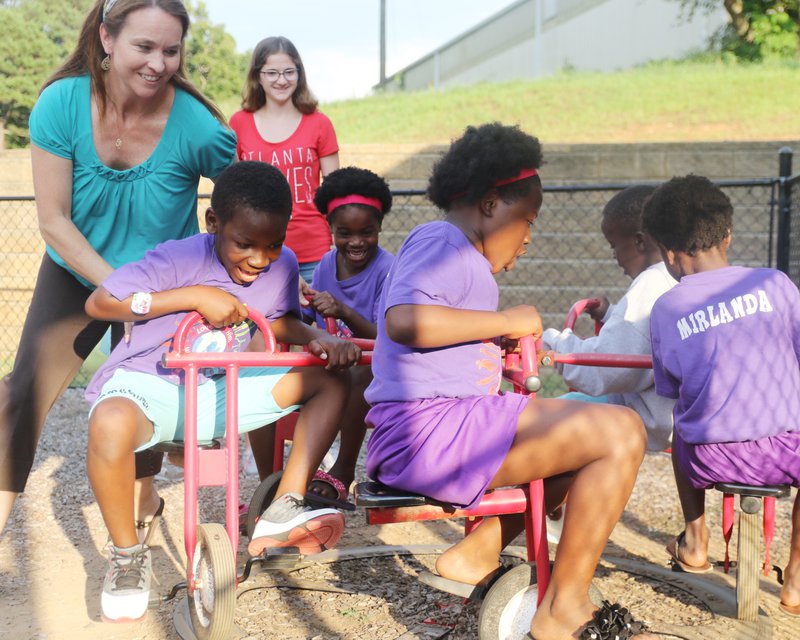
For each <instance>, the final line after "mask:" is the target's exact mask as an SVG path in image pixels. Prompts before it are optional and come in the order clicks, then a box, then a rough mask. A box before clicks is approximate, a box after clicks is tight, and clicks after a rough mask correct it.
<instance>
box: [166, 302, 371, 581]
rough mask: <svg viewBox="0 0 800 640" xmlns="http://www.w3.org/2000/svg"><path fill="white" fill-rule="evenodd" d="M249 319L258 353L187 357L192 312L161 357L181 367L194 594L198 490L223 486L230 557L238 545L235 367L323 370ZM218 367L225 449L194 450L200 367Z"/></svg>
mask: <svg viewBox="0 0 800 640" xmlns="http://www.w3.org/2000/svg"><path fill="white" fill-rule="evenodd" d="M249 317H250V319H251V320H253V321H254V322H255V323H256V325H257V326H258V328H259V329H260V330H261V333H262V334H263V335H264V341H265V350H264V351H263V352H252V351H246V352H226V353H192V352H191V351H189V350H188V347H187V345H186V339H187V334H188V331H189V328H190V327H191V326H192V325H193V324H195V323H197V322H200V321H202V316H201V315H200V314H199V313H197V312H196V311H193V312H192V313H189V314H187V315H186V317H185V318H184V319H183V321H182V322H181V323H180V325H179V326H178V329H177V331H176V332H175V337H174V341H173V346H172V351H170V352H168V353H166V354H164V357H163V362H164V366H165V367H169V368H173V369H182V370H183V371H184V372H185V376H184V388H185V392H184V396H185V423H184V424H185V427H184V514H183V525H184V545H185V547H186V557H187V575H186V581H187V585H188V588H189V593H192V592H193V591H194V576H193V575H192V566H193V564H194V551H195V545H196V543H197V493H198V489H199V488H200V487H206V486H225V500H226V503H225V528H226V530H227V532H228V539H229V540H230V543H231V551H232V553H233V554H234V558H235V557H236V550H237V549H238V542H239V415H238V414H239V406H238V388H239V369H240V368H242V367H305V366H325V364H326V362H325V361H324V360H322V359H320V358H317V357H316V356H314V355H312V354H310V353H306V352H302V353H301V352H285V351H283V352H281V351H278V345H277V342H276V340H275V334H274V333H273V331H272V328H271V327H270V326H269V322H268V321H267V320H266V318H264V316H263V315H261V314H260V313H259V312H258V311H256V310H255V309H250V310H249ZM371 361H372V354H371V353H369V352H364V353H362V356H361V359H360V360H359V364H370V363H371ZM207 367H214V368H224V369H225V373H226V381H225V384H226V390H227V404H226V407H225V420H226V422H225V424H226V429H225V448H224V449H216V450H213V449H203V450H198V448H197V386H198V375H199V372H200V369H204V368H207Z"/></svg>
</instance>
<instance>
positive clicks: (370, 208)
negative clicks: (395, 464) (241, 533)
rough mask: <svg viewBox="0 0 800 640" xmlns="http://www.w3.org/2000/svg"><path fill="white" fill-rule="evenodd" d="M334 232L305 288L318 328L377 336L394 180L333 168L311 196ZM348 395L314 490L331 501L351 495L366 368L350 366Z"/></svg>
mask: <svg viewBox="0 0 800 640" xmlns="http://www.w3.org/2000/svg"><path fill="white" fill-rule="evenodd" d="M314 204H315V205H316V207H317V209H318V210H319V212H320V213H321V214H323V215H324V216H325V217H326V218H327V220H328V224H329V225H330V228H331V233H332V234H333V244H334V248H333V249H331V250H330V251H329V252H328V253H326V254H325V255H324V256H323V257H322V261H321V262H320V264H319V266H318V267H317V269H316V271H314V278H313V280H312V284H311V287H309V288H306V289H305V291H304V293H305V294H306V295H307V296H309V297H310V306H311V309H312V310H313V311H314V319H315V321H316V323H317V326H319V327H323V328H324V327H325V321H326V318H335V319H336V335H338V336H340V337H343V338H349V337H356V338H369V339H374V338H375V335H376V333H377V327H376V322H377V315H378V301H379V300H380V297H381V292H382V291H383V283H384V282H385V281H386V274H387V273H388V271H389V267H391V266H392V262H393V261H394V256H393V255H392V254H391V253H389V252H388V251H385V250H384V249H382V248H381V247H380V246H379V245H378V241H379V236H380V232H381V224H382V223H383V217H384V216H385V215H386V214H387V213H389V210H390V209H391V208H392V193H391V191H389V185H388V184H386V181H385V180H384V179H383V178H381V177H380V176H379V175H376V174H374V173H373V172H372V171H369V170H368V169H359V168H357V167H345V168H344V169H337V170H336V171H333V172H332V173H330V174H329V175H328V176H327V177H326V178H325V182H323V183H322V186H321V187H320V188H319V189H318V190H317V193H316V195H315V196H314ZM349 374H350V393H349V395H348V399H347V406H346V407H345V411H344V413H343V414H342V419H341V422H340V423H339V431H340V433H341V444H340V447H339V454H338V456H337V457H336V462H335V463H334V464H333V466H332V467H331V470H330V473H325V472H324V471H317V473H316V474H315V476H314V481H313V482H312V483H311V486H310V487H309V490H310V491H311V492H312V493H319V494H321V495H323V496H326V497H329V498H339V499H341V500H344V499H346V498H347V489H348V488H349V487H350V484H351V483H352V482H353V478H354V477H355V469H356V462H357V461H358V454H359V451H360V449H361V443H362V442H363V441H364V434H365V432H366V429H367V427H366V425H365V424H364V417H365V416H366V415H367V411H368V410H369V406H368V405H367V403H366V401H365V400H364V390H365V389H366V388H367V385H368V384H369V383H370V382H371V381H372V371H371V369H370V368H369V367H353V368H352V369H350V371H349Z"/></svg>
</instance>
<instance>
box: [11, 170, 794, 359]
mask: <svg viewBox="0 0 800 640" xmlns="http://www.w3.org/2000/svg"><path fill="white" fill-rule="evenodd" d="M792 181H793V182H792ZM718 184H719V185H720V186H721V187H722V189H723V190H724V191H725V192H726V193H727V194H728V196H729V197H730V199H731V202H732V203H733V206H734V238H733V244H732V245H731V249H730V252H729V257H730V260H731V262H732V263H733V264H740V265H745V266H776V261H777V259H778V256H777V254H778V251H779V242H778V240H777V237H778V236H777V234H778V231H779V229H778V227H779V226H782V227H783V228H784V229H787V228H788V220H789V219H790V217H791V213H793V212H794V213H798V209H799V208H800V207H799V206H798V203H797V201H798V200H800V197H795V198H794V199H792V198H791V189H790V188H789V189H787V188H786V187H787V185H788V186H789V187H791V185H793V184H798V185H800V176H795V177H794V178H775V179H762V180H750V181H725V182H719V183H718ZM627 186H629V185H628V184H622V183H619V184H592V185H570V186H561V187H545V197H544V204H543V206H542V210H541V212H540V215H539V218H538V220H537V221H536V223H535V224H534V229H533V234H532V241H531V244H530V246H529V247H528V253H527V254H526V255H525V256H523V257H522V258H520V260H519V261H518V262H517V264H516V266H515V267H514V269H513V270H512V271H510V272H508V273H502V274H500V275H499V276H498V281H499V283H500V290H501V294H500V305H501V307H506V306H511V305H515V304H523V303H527V304H534V305H536V307H537V308H538V309H539V312H540V313H541V315H542V318H543V321H544V324H545V326H546V327H547V326H556V327H559V326H561V325H562V324H563V322H564V316H565V314H566V312H567V310H568V309H569V307H570V305H571V304H572V303H573V302H574V301H575V300H578V299H580V298H585V297H588V296H591V295H595V294H605V295H607V296H608V297H609V299H611V300H616V299H618V298H619V297H621V296H622V294H623V293H624V291H625V289H626V288H627V287H628V284H629V283H630V280H629V279H628V278H627V277H626V276H624V275H623V273H622V271H621V270H620V268H619V267H618V266H617V264H616V262H615V260H614V258H613V256H612V253H611V250H610V248H609V247H608V244H607V243H606V241H605V239H604V238H603V236H602V234H601V233H600V218H601V212H602V208H603V205H604V204H605V203H606V202H607V201H608V200H609V199H610V198H611V197H612V196H613V195H614V194H615V193H616V192H617V191H619V190H621V189H624V188H625V187H627ZM798 190H800V186H798V187H797V188H796V189H795V192H797V191H798ZM787 193H788V200H786V197H787ZM781 205H782V206H783V209H781ZM207 206H208V196H207V195H201V196H200V197H199V199H198V211H199V212H202V211H205V209H206V207H207ZM779 211H782V212H783V213H782V216H783V219H784V221H783V223H782V225H779V224H778V222H779V216H778V215H777V214H778V213H779ZM440 217H441V212H439V211H438V210H437V209H436V208H435V207H433V206H432V205H431V204H430V202H428V200H427V199H426V198H425V195H424V192H423V191H396V192H394V205H393V207H392V210H391V212H390V213H389V214H388V215H387V216H386V218H385V220H384V223H383V231H382V233H381V245H382V246H383V247H384V248H386V249H387V250H388V251H390V252H392V253H396V252H397V250H398V249H399V247H400V245H401V243H402V242H403V240H404V239H405V237H406V236H407V235H408V232H409V231H410V230H411V229H413V228H414V227H415V226H416V225H418V224H421V223H423V222H428V221H431V220H436V219H439V218H440ZM0 220H2V222H3V223H4V228H5V229H6V233H5V237H4V239H3V240H0V247H2V259H1V260H0V368H1V369H2V372H7V371H8V370H9V369H10V368H11V364H12V361H13V356H14V352H15V350H16V345H17V341H18V339H19V333H20V330H21V327H22V323H23V321H24V319H25V314H26V312H27V308H28V304H29V301H30V296H31V290H32V288H33V285H34V282H35V278H36V272H37V269H38V265H39V260H40V258H41V253H42V250H43V245H42V241H41V237H40V235H39V232H38V227H37V223H36V215H35V203H34V202H33V198H0ZM795 226H796V227H797V228H796V229H795V230H794V231H793V234H792V239H793V241H792V242H791V243H790V245H789V246H790V247H791V254H790V255H791V257H790V258H789V259H788V262H790V263H791V270H790V274H791V275H792V276H793V279H794V280H795V282H799V281H800V224H797V225H795ZM576 330H577V331H578V332H579V333H584V334H588V333H589V332H590V331H591V326H590V324H589V321H588V318H583V319H581V320H580V321H579V323H578V326H577V327H576Z"/></svg>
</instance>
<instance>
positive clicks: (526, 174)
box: [494, 169, 539, 187]
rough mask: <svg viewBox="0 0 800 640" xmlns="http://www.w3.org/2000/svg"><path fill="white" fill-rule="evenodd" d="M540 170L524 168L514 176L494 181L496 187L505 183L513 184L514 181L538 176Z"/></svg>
mask: <svg viewBox="0 0 800 640" xmlns="http://www.w3.org/2000/svg"><path fill="white" fill-rule="evenodd" d="M538 175H539V172H538V171H537V170H536V169H523V170H522V171H520V172H519V173H518V174H517V175H515V176H514V177H513V178H506V179H505V180H498V181H497V182H495V183H494V186H495V187H502V186H503V185H504V184H511V183H512V182H519V181H520V180H524V179H525V178H532V177H533V176H538Z"/></svg>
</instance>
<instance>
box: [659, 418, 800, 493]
mask: <svg viewBox="0 0 800 640" xmlns="http://www.w3.org/2000/svg"><path fill="white" fill-rule="evenodd" d="M672 449H673V452H674V454H675V455H676V456H677V458H678V463H679V464H680V466H681V469H682V470H683V472H684V473H685V474H686V477H687V478H688V479H689V482H690V484H691V485H692V486H693V487H694V488H695V489H707V488H709V487H712V486H713V485H714V484H715V483H717V482H738V483H741V484H750V485H754V486H763V485H770V484H790V485H792V486H794V487H800V431H786V432H784V433H781V434H779V435H777V436H769V437H767V438H761V439H759V440H749V441H746V442H717V443H709V444H688V443H686V442H684V441H683V440H682V439H681V437H680V436H679V435H678V432H677V430H676V431H675V435H674V436H673V439H672Z"/></svg>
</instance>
